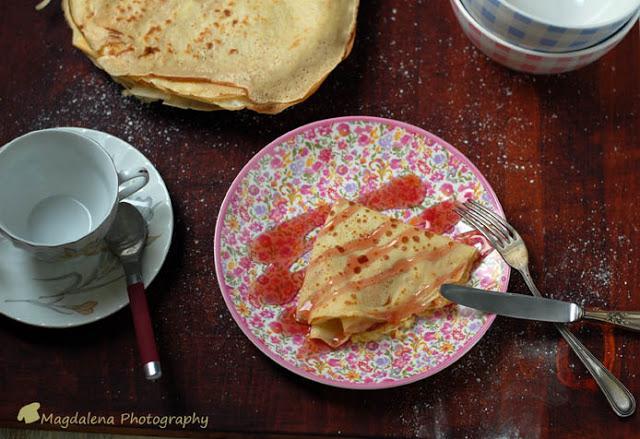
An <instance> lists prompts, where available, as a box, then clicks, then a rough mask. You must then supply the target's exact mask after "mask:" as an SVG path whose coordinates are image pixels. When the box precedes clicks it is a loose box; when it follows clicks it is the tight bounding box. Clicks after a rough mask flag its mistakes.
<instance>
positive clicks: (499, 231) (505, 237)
mask: <svg viewBox="0 0 640 439" xmlns="http://www.w3.org/2000/svg"><path fill="white" fill-rule="evenodd" d="M463 213H464V216H463V218H464V219H469V218H470V219H473V220H475V221H476V222H477V223H479V224H482V225H483V226H485V227H486V228H487V229H488V230H490V231H492V232H493V234H494V235H495V236H496V239H499V240H500V242H502V243H504V244H506V243H507V242H509V241H510V240H511V237H510V236H509V233H508V231H506V230H505V229H504V228H502V226H501V225H500V224H495V223H494V222H493V221H490V220H488V219H486V218H483V217H482V216H480V215H478V213H477V212H475V211H474V210H473V209H467V210H466V211H464V210H463Z"/></svg>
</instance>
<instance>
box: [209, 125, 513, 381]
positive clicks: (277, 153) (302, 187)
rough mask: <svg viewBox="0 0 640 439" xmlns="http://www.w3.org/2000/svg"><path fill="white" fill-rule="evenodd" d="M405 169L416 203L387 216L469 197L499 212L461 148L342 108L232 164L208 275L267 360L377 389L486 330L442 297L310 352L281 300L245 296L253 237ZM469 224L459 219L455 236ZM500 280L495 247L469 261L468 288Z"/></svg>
mask: <svg viewBox="0 0 640 439" xmlns="http://www.w3.org/2000/svg"><path fill="white" fill-rule="evenodd" d="M407 174H414V175H416V176H418V177H419V178H420V179H421V181H422V183H423V184H424V186H425V187H426V197H425V199H424V201H423V203H422V205H421V206H417V207H414V208H411V209H393V210H387V211H385V214H386V215H389V216H393V217H396V218H399V219H402V220H408V219H409V218H411V217H412V216H414V215H416V214H418V213H420V212H421V211H424V209H425V208H428V207H430V206H433V205H436V204H438V203H440V202H442V201H445V200H448V199H449V200H450V199H458V200H464V199H468V198H473V199H476V200H479V201H480V202H482V203H483V204H485V205H486V206H487V207H489V208H491V209H493V210H494V211H496V212H497V213H499V214H500V215H503V212H502V208H501V206H500V203H499V202H498V199H497V197H496V195H495V193H494V191H493V189H492V188H491V186H490V185H489V183H488V182H487V180H486V179H485V178H484V177H483V176H482V174H481V173H480V171H479V170H478V169H477V168H476V167H475V166H474V165H473V164H472V163H471V162H470V161H469V159H467V158H466V157H465V156H464V155H463V154H462V153H460V151H458V150H457V149H456V148H454V147H453V146H451V145H449V144H448V143H446V142H445V141H443V140H442V139H440V138H438V137H436V136H434V135H433V134H431V133H429V132H427V131H425V130H423V129H421V128H418V127H415V126H412V125H409V124H406V123H403V122H398V121H394V120H389V119H382V118H376V117H369V116H350V117H340V118H334V119H327V120H321V121H318V122H314V123H311V124H308V125H304V126H302V127H299V128H297V129H295V130H293V131H291V132H289V133H286V134H284V135H283V136H281V137H279V138H278V139H276V140H274V141H273V142H271V143H270V144H269V145H267V146H266V147H265V148H264V149H263V150H262V151H260V152H259V153H258V154H256V156H254V157H253V158H252V159H251V160H250V161H249V162H248V163H247V165H246V166H245V167H244V168H243V169H242V171H240V173H239V175H238V176H237V177H236V179H235V180H234V182H233V184H232V185H231V187H230V189H229V191H228V192H227V195H226V197H225V199H224V201H223V203H222V207H221V209H220V213H219V216H218V220H217V223H216V233H215V265H216V275H217V278H218V283H219V285H220V290H221V292H222V296H223V298H224V300H225V302H226V304H227V307H228V308H229V311H230V312H231V315H232V316H233V318H234V319H235V321H236V323H237V324H238V326H239V327H240V329H241V330H242V331H243V332H244V334H245V335H246V336H247V337H248V338H249V340H251V341H252V342H253V343H254V344H255V345H256V346H257V347H258V349H260V350H261V351H262V352H263V353H264V354H266V355H267V356H268V357H269V358H271V359H272V360H274V361H275V362H277V363H278V364H280V365H281V366H283V367H285V368H287V369H289V370H291V371H292V372H294V373H296V374H298V375H301V376H303V377H305V378H309V379H311V380H314V381H317V382H320V383H323V384H328V385H332V386H336V387H343V388H351V389H380V388H387V387H395V386H400V385H404V384H408V383H411V382H415V381H418V380H421V379H424V378H426V377H429V376H431V375H433V374H435V373H437V372H439V371H441V370H443V369H444V368H446V367H448V366H450V365H451V364H453V363H454V362H455V361H457V360H458V359H459V358H461V357H462V356H463V355H464V354H465V353H467V352H468V351H469V350H470V349H471V348H472V347H473V346H474V345H475V344H476V343H477V342H478V341H479V340H480V338H482V336H483V335H484V334H485V333H486V332H487V330H488V329H489V327H490V326H491V324H492V323H493V320H494V319H495V316H494V315H491V314H485V313H482V312H479V311H476V310H472V309H470V308H465V307H462V306H457V305H448V306H446V307H444V308H441V309H438V310H435V311H433V312H432V313H431V314H429V315H427V316H425V317H420V318H418V319H417V320H416V321H415V323H414V324H413V325H410V326H407V327H403V328H400V329H398V330H396V331H394V332H393V333H392V334H391V335H385V336H383V337H382V338H380V339H378V340H376V341H368V342H361V343H357V342H350V343H348V344H346V345H343V346H341V347H339V348H337V349H335V350H330V349H322V350H320V351H316V352H315V353H313V354H309V352H308V349H306V348H305V344H306V343H307V341H306V339H305V337H304V336H303V335H291V334H286V331H283V325H282V320H281V314H282V313H283V309H284V308H283V306H281V305H265V304H262V303H257V302H256V300H254V299H252V298H251V297H250V294H249V293H250V286H251V285H252V284H253V283H254V282H255V280H256V278H257V277H258V276H260V274H262V273H263V272H264V270H265V268H266V267H265V266H264V265H263V264H260V263H258V262H255V261H253V260H252V259H251V257H250V254H249V245H250V243H251V242H252V241H253V240H254V239H255V238H256V237H257V236H259V235H260V234H261V233H263V232H265V231H267V230H269V229H271V228H273V227H275V226H276V225H278V224H281V223H282V222H283V221H285V220H287V219H290V218H293V217H297V216H299V215H301V214H303V213H305V212H308V211H309V210H310V209H312V208H313V207H316V206H318V205H320V204H321V203H322V202H326V201H331V200H336V199H337V198H346V199H351V200H355V199H356V198H358V196H359V195H361V194H364V193H368V192H371V191H372V190H375V189H377V188H379V187H380V186H382V185H384V184H385V183H387V182H389V181H390V180H392V179H393V178H395V177H400V176H403V175H407ZM468 230H469V227H468V226H466V225H465V224H464V223H462V222H459V223H457V224H456V225H455V228H454V229H453V231H452V232H451V234H452V235H455V234H459V233H463V232H465V231H468ZM304 265H305V262H304V261H302V262H299V263H298V267H295V266H294V267H293V269H299V268H303V267H304ZM508 282H509V267H508V266H507V265H506V264H505V263H504V262H503V261H502V259H501V258H500V257H499V255H498V254H497V253H496V252H495V251H493V252H490V253H488V254H487V255H486V256H485V257H484V258H483V259H482V261H481V262H480V263H479V264H478V265H477V267H476V269H475V270H474V271H473V273H472V276H471V280H470V281H469V284H470V285H472V286H477V287H480V288H486V289H493V290H499V291H505V290H506V287H507V284H508Z"/></svg>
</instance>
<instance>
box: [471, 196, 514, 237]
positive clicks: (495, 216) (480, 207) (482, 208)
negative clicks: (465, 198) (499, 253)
mask: <svg viewBox="0 0 640 439" xmlns="http://www.w3.org/2000/svg"><path fill="white" fill-rule="evenodd" d="M470 204H471V205H473V206H475V207H477V209H478V210H480V211H482V212H484V213H485V214H486V215H488V216H490V217H491V218H493V219H495V220H496V221H498V222H499V223H500V224H502V225H503V226H504V227H505V228H506V229H507V230H508V231H509V232H511V234H512V235H513V236H518V232H517V231H516V229H514V228H513V226H512V225H511V224H509V223H508V222H507V221H506V220H505V219H504V218H502V217H501V216H500V215H498V214H496V213H495V212H494V211H492V210H490V209H487V208H486V207H485V206H483V205H482V204H480V203H478V202H477V201H476V200H470Z"/></svg>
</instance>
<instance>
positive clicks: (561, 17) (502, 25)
mask: <svg viewBox="0 0 640 439" xmlns="http://www.w3.org/2000/svg"><path fill="white" fill-rule="evenodd" d="M461 1H462V4H463V5H464V7H465V8H466V9H467V11H469V13H470V14H471V16H472V17H473V18H474V19H475V20H476V21H477V22H478V23H480V25H482V27H484V28H485V29H486V30H488V31H489V32H491V33H492V34H495V35H497V36H499V37H500V38H501V39H503V40H506V41H508V42H509V43H511V44H515V45H516V46H520V47H524V48H527V49H531V50H537V51H543V52H574V51H576V50H582V49H585V48H587V47H591V46H594V45H596V44H598V43H600V42H601V41H604V40H606V39H607V38H609V37H610V36H612V35H613V34H614V33H616V31H618V30H619V29H620V28H621V27H622V26H624V24H625V23H627V22H628V21H629V19H631V17H632V16H633V15H635V13H636V11H637V10H638V8H640V0H461Z"/></svg>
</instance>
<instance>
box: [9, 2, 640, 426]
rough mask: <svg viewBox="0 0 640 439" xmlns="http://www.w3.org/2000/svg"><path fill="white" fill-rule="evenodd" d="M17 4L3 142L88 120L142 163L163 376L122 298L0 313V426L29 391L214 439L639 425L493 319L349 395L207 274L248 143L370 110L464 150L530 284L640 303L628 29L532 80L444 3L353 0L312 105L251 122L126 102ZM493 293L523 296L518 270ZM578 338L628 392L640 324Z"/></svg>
mask: <svg viewBox="0 0 640 439" xmlns="http://www.w3.org/2000/svg"><path fill="white" fill-rule="evenodd" d="M54 3H55V2H54ZM34 4H35V1H33V2H31V1H21V2H3V3H2V4H1V5H0V36H1V37H0V53H2V62H1V63H0V114H1V115H2V123H1V124H0V144H3V143H5V142H8V141H9V140H11V139H12V138H14V137H16V136H18V135H20V134H22V133H25V132H27V131H30V130H35V129H39V128H45V127H52V126H62V125H75V126H84V127H89V128H95V129H99V130H103V131H106V132H109V133H112V134H114V135H116V136H119V137H121V138H123V139H125V140H127V141H129V142H130V143H132V144H133V145H135V146H137V147H138V148H139V149H140V150H141V151H142V152H143V153H144V154H146V155H147V156H148V157H149V158H150V159H151V160H152V161H153V162H154V163H155V165H156V166H157V168H158V170H159V171H160V173H161V174H162V175H163V177H164V179H165V181H166V182H167V185H168V188H169V191H170V192H171V194H172V197H173V206H174V211H175V216H176V228H175V235H174V241H173V246H172V249H171V252H170V255H169V258H168V260H167V263H166V264H165V266H164V268H163V270H162V272H161V274H160V275H159V277H158V278H157V279H156V281H155V282H154V283H153V284H152V286H151V288H150V289H149V293H150V307H151V312H152V314H153V320H154V322H155V329H156V334H157V337H158V341H159V345H160V346H161V352H162V361H163V366H164V369H165V377H164V379H163V380H162V381H160V382H158V383H156V384H149V383H147V382H145V380H144V378H143V377H142V374H141V373H140V370H139V369H138V367H137V361H138V359H137V354H136V352H135V349H134V346H135V344H134V343H135V341H134V338H133V332H132V324H131V320H130V316H129V312H128V310H125V311H121V312H119V313H117V314H116V315H114V316H112V317H110V318H108V319H106V320H104V321H101V322H100V323H96V324H93V325H90V326H87V327H84V328H82V329H77V330H63V331H59V330H42V329H34V328H31V327H27V326H25V325H21V324H18V323H16V322H14V321H12V320H10V319H8V318H4V317H3V318H1V319H0V345H1V346H2V351H1V353H0V424H1V425H2V426H5V427H6V426H14V427H18V426H21V425H23V424H21V423H18V422H17V421H16V413H17V410H18V408H19V407H20V406H21V405H22V404H24V403H27V402H30V401H40V402H41V403H42V404H43V408H45V407H46V408H47V410H49V411H54V412H56V413H57V414H60V415H64V414H68V415H72V414H74V412H76V411H87V410H90V411H91V412H92V413H94V414H97V415H104V416H107V415H110V414H113V415H119V414H120V413H121V412H129V411H132V410H134V411H136V412H137V413H152V414H158V415H182V414H190V413H192V412H196V413H197V414H200V415H208V416H209V423H208V427H207V430H206V432H207V433H206V434H211V435H213V434H214V433H235V434H238V435H240V434H247V435H254V434H257V433H264V434H270V435H288V434H291V435H342V436H365V435H371V436H389V437H391V436H398V437H414V436H417V437H474V438H476V437H483V438H492V437H516V436H522V437H528V438H530V437H552V438H562V437H570V436H571V437H572V436H574V435H575V436H579V437H605V435H608V436H609V437H637V434H638V433H637V432H638V429H639V428H640V417H639V416H638V415H635V416H633V417H631V418H630V419H626V420H620V419H618V418H616V416H615V415H614V414H613V413H612V412H611V410H610V409H609V407H608V405H607V403H606V401H605V400H604V398H603V397H602V395H601V394H600V393H599V392H598V391H597V389H596V388H595V385H594V383H593V381H591V380H590V379H589V377H588V375H587V372H586V371H585V369H584V368H583V366H582V365H581V364H580V363H579V361H578V360H577V359H576V358H575V357H574V356H573V354H569V352H568V348H567V346H566V344H565V343H564V341H562V340H559V336H558V334H557V332H556V331H555V330H554V329H553V327H552V326H550V325H547V324H538V323H532V322H526V321H519V320H513V319H506V318H498V319H497V320H496V322H495V324H494V325H493V327H492V328H491V330H490V331H489V332H488V333H487V335H486V336H485V337H484V339H483V340H482V341H481V342H480V343H478V345H477V346H476V347H474V348H473V350H472V351H471V352H469V353H468V354H467V355H466V356H464V357H463V358H462V359H461V360H460V361H459V362H457V363H456V364H455V365H453V366H452V367H450V368H448V369H446V370H445V371H443V372H441V373H439V374H437V375H436V376H433V377H432V378H429V379H426V380H424V381H422V382H418V383H415V384H412V385H408V386H406V387H401V388H396V389H390V390H383V391H363V392H360V391H347V390H340V389H334V388H330V387H326V386H322V385H319V384H316V383H313V382H309V381H306V380H304V379H302V378H299V377H297V376H295V375H293V374H292V373H290V372H288V371H286V370H285V369H283V368H281V367H280V366H278V365H276V364H275V363H273V362H272V361H271V360H269V359H268V358H266V357H265V356H264V355H262V354H261V353H260V352H259V351H258V350H257V349H256V348H255V347H254V346H253V345H252V344H251V343H250V342H249V341H248V340H247V339H246V338H245V337H244V335H243V334H242V333H241V331H240V330H239V329H238V327H237V326H236V324H235V323H234V321H233V320H232V318H231V316H230V314H229V313H228V311H227V309H226V307H225V304H224V302H223V300H222V297H221V296H220V292H219V289H218V286H217V281H216V278H215V275H214V264H213V233H214V222H215V219H216V216H217V215H218V209H219V206H220V204H221V202H222V198H223V196H224V194H225V191H226V190H227V188H228V187H229V185H230V183H231V181H232V180H233V178H234V177H235V175H236V174H237V173H238V171H239V170H240V169H241V167H242V166H243V165H244V164H245V163H246V162H247V161H248V160H249V159H250V158H251V157H252V156H253V155H254V154H255V153H256V152H257V151H259V150H260V148H262V147H263V146H264V145H266V144H267V143H268V142H269V141H271V140H272V139H274V138H275V137H277V136H279V135H281V134H283V133H285V132H286V131H288V130H290V129H293V128H295V127H297V126H299V125H301V124H305V123H308V122H311V121H315V120H318V119H323V118H328V117H333V116H340V115H351V114H366V115H375V116H383V117H389V118H395V119H399V120H403V121H407V122H409V123H413V124H415V125H418V126H420V127H423V128H425V129H427V130H429V131H431V132H433V133H434V134H436V135H438V136H441V137H442V138H444V139H446V140H447V141H449V142H450V143H452V144H453V145H455V146H456V147H458V148H459V149H460V150H461V151H462V152H463V153H464V154H466V155H467V156H468V157H469V158H470V159H471V160H472V161H474V162H475V164H476V165H477V166H478V167H479V168H480V170H481V171H482V172H483V173H484V174H485V175H486V177H487V179H488V180H489V181H490V182H491V184H492V185H493V187H494V188H495V190H496V192H497V194H498V196H499V198H500V200H501V201H502V203H503V206H504V208H505V211H506V213H507V216H508V217H509V218H510V220H511V222H512V223H513V224H514V225H515V226H516V227H517V228H518V229H519V230H520V231H521V233H522V235H523V237H524V238H525V240H526V241H527V243H528V244H529V248H530V251H531V254H532V262H533V268H532V271H533V274H534V277H535V278H536V279H538V281H539V285H540V287H541V288H542V289H543V290H545V291H547V292H549V294H552V295H553V296H555V297H558V298H565V299H573V300H577V301H585V302H587V303H589V304H591V305H596V306H607V307H610V308H620V309H640V294H639V293H638V287H637V285H638V284H639V283H640V270H639V269H638V268H639V266H638V263H637V262H636V261H637V258H638V253H640V232H639V227H640V226H638V224H640V210H639V209H638V208H637V206H638V202H639V201H640V199H639V195H640V179H639V178H638V170H639V169H640V123H639V122H640V38H639V36H638V28H637V27H636V28H635V29H633V30H632V32H631V33H630V34H629V35H628V36H627V37H626V38H625V40H624V41H623V42H622V43H621V44H620V45H619V46H618V47H617V48H616V49H615V50H614V51H612V52H611V53H610V54H608V55H607V56H606V57H605V58H604V59H602V60H600V61H599V62H597V63H595V64H593V65H591V66H589V67H587V68H584V69H582V70H580V71H577V72H574V73H570V74H563V75H559V76H549V77H535V76H528V75H523V74H518V73H514V72H512V71H509V70H506V69H504V68H502V67H500V66H498V65H496V64H495V63H493V62H491V61H489V60H488V59H487V58H486V57H485V56H483V55H482V54H480V53H479V52H478V51H477V50H476V49H475V48H473V47H472V46H471V45H470V43H469V41H468V40H467V39H466V38H465V36H464V35H463V34H462V32H461V30H460V28H459V27H458V24H457V23H456V21H455V19H454V17H453V13H452V11H451V9H450V7H449V4H448V2H446V1H429V2H403V1H399V0H398V1H385V2H381V1H365V2H363V4H362V7H361V10H360V14H359V25H358V36H357V39H356V43H355V47H354V49H353V53H352V54H351V56H350V57H349V58H348V59H347V60H346V61H345V62H344V63H342V64H341V65H340V66H339V67H338V68H337V69H336V71H335V72H334V73H332V74H331V75H330V76H329V78H328V79H327V81H326V82H325V84H323V85H322V87H320V89H319V90H318V92H317V93H316V94H315V95H313V96H312V97H311V98H310V99H309V100H308V101H306V102H304V103H302V104H299V105H297V106H296V107H295V108H292V109H289V110H288V111H285V112H284V113H282V114H280V115H277V116H267V115H258V114H253V113H250V112H235V113H231V112H216V113H197V112H191V111H181V110H177V109H171V108H167V107H163V106H161V105H144V104H141V103H139V102H138V101H136V100H134V99H131V98H124V97H122V96H121V94H120V87H119V86H118V85H116V84H115V83H113V82H112V81H111V80H110V79H109V78H108V77H107V76H106V75H105V74H104V73H103V72H101V71H99V70H98V69H96V68H95V67H94V66H93V65H92V64H91V62H90V61H89V60H87V59H86V58H85V57H84V56H83V55H82V54H81V53H80V52H79V51H78V50H76V49H74V48H72V46H71V33H70V31H69V29H68V28H67V26H66V25H65V23H64V20H63V17H62V13H61V12H60V10H59V8H58V7H57V5H52V6H49V7H48V8H47V9H45V10H44V11H43V12H39V13H38V12H36V11H34V10H33V6H34ZM0 208H1V207H0ZM510 288H511V289H513V290H515V291H525V287H524V284H523V282H522V280H521V279H520V277H519V276H518V275H513V276H512V281H511V284H510ZM578 334H579V336H580V338H581V339H582V340H583V341H584V343H585V344H586V345H587V346H589V347H590V348H591V349H592V350H593V352H594V353H595V354H596V355H597V356H598V357H600V358H603V359H604V362H605V364H606V365H607V366H608V367H609V368H611V370H612V371H613V372H614V373H615V374H616V375H617V376H618V377H620V379H621V380H622V381H623V382H624V383H625V384H626V385H627V386H628V387H629V389H630V390H631V391H632V392H633V393H634V394H635V395H636V396H637V397H640V365H639V363H638V359H639V358H638V357H639V356H640V338H639V336H638V334H633V333H629V332H623V331H618V330H612V329H611V328H609V327H603V326H601V325H583V326H582V327H581V329H580V330H579V331H578ZM77 428H78V427H74V429H77ZM81 429H83V430H85V428H81ZM86 430H93V431H102V432H108V431H112V432H124V433H127V432H128V433H138V434H145V433H146V434H175V435H184V434H185V433H184V432H182V431H180V430H178V431H169V430H152V429H145V428H140V429H136V430H135V431H134V430H131V429H130V430H127V429H121V428H118V427H117V426H116V427H110V426H105V427H95V426H94V427H92V428H86ZM191 431H192V433H193V434H194V435H196V434H198V435H201V434H205V433H203V430H201V429H200V428H198V427H197V426H193V427H191Z"/></svg>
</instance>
